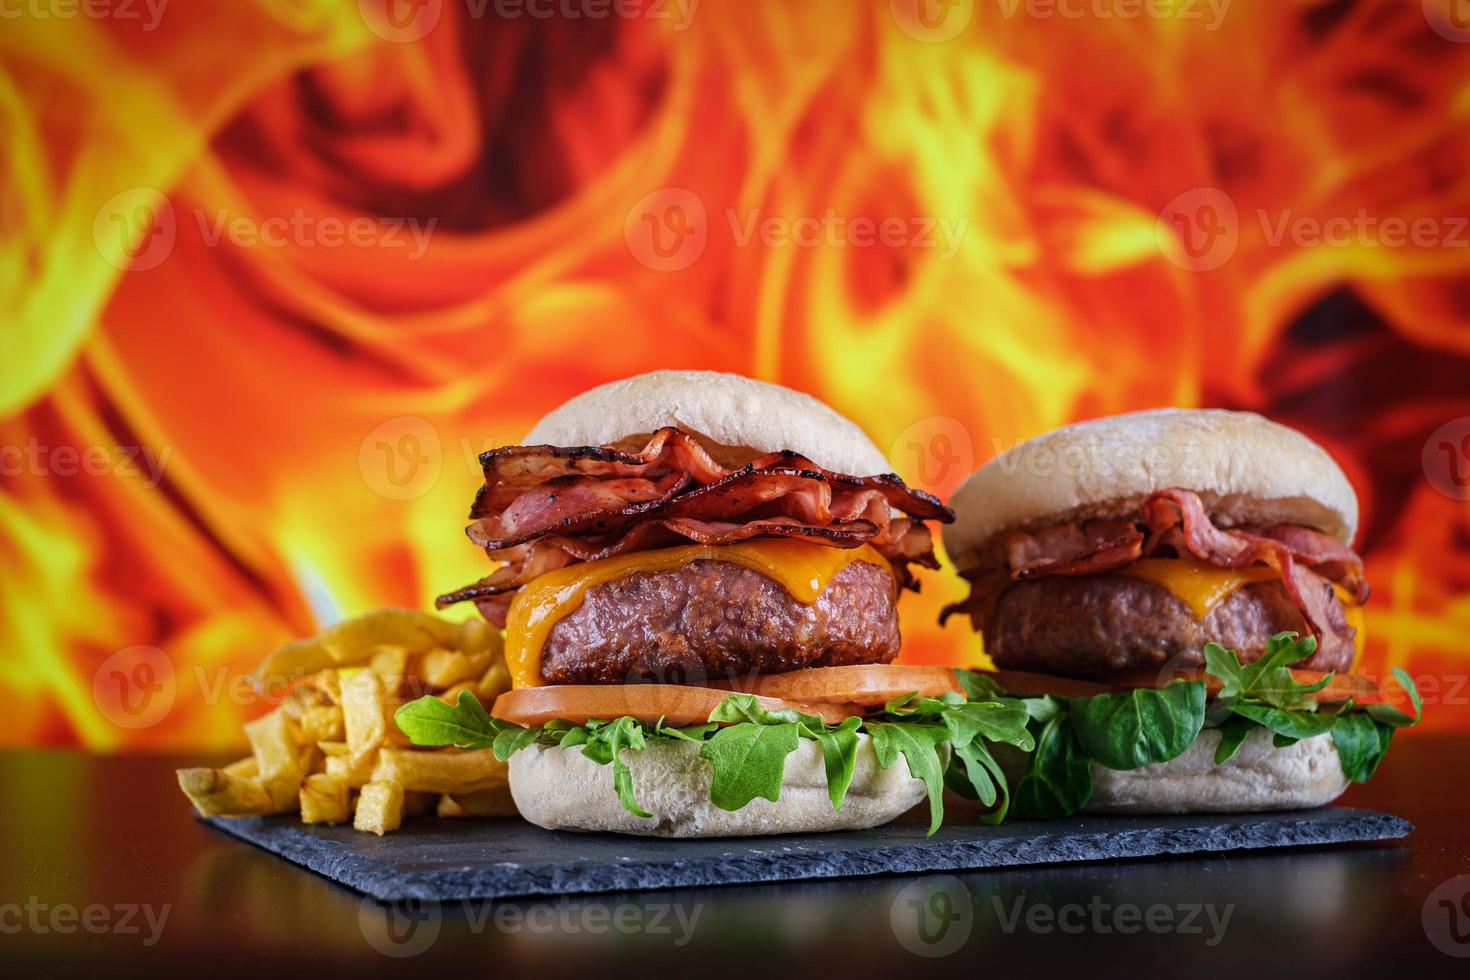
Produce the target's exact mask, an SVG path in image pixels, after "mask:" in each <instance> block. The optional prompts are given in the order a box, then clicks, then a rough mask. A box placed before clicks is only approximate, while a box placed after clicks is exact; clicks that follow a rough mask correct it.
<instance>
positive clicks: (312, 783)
mask: <svg viewBox="0 0 1470 980" xmlns="http://www.w3.org/2000/svg"><path fill="white" fill-rule="evenodd" d="M349 792H350V787H348V785H347V780H345V779H342V778H341V777H339V776H331V775H328V774H326V773H315V774H313V775H310V776H307V777H306V781H305V782H303V783H302V784H301V822H302V823H326V824H337V823H346V822H347V819H348V818H349V817H350V816H351V810H350V808H349V807H348V794H349Z"/></svg>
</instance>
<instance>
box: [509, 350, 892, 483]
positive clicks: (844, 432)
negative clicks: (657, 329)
mask: <svg viewBox="0 0 1470 980" xmlns="http://www.w3.org/2000/svg"><path fill="white" fill-rule="evenodd" d="M667 425H672V426H677V427H678V428H680V429H683V430H684V431H685V432H688V433H690V434H691V435H697V436H702V437H704V438H705V439H706V440H709V441H712V442H714V443H717V444H719V445H721V446H730V447H741V448H746V449H753V450H756V451H757V452H763V453H770V452H779V451H781V450H790V451H792V452H796V453H800V454H801V455H803V456H805V457H806V458H807V459H810V460H811V461H812V462H813V463H816V464H817V465H818V466H820V467H822V468H823V469H827V470H832V471H834V472H837V473H845V474H847V475H849V476H876V475H878V474H881V473H887V472H889V471H890V470H891V469H892V467H891V466H889V465H888V460H887V458H886V457H885V456H884V455H883V453H882V452H881V451H880V450H879V449H878V447H877V446H875V445H873V442H872V440H871V439H869V438H868V437H867V436H866V435H864V434H863V430H862V429H860V428H858V427H857V425H856V424H855V423H854V422H852V421H851V420H850V419H847V418H844V417H843V416H841V415H839V414H837V412H835V411H833V410H832V409H831V408H829V407H828V406H827V405H825V404H823V403H822V402H819V401H817V399H815V398H813V397H812V396H811V395H807V394H804V393H802V392H799V391H793V390H791V389H790V388H783V387H781V386H780V385H774V384H770V383H769V382H765V381H756V380H754V379H753V378H746V377H742V376H741V375H738V374H722V373H720V372H717V371H653V372H650V373H648V374H640V375H638V376H636V377H632V378H626V379H624V380H622V381H613V382H610V383H608V384H605V385H600V386H598V387H596V388H593V389H592V390H590V391H585V392H583V393H582V394H580V395H578V396H577V397H575V398H573V399H571V400H570V401H568V402H566V403H565V404H564V405H562V406H561V407H560V408H557V409H553V410H552V412H551V413H550V414H549V415H547V416H546V417H545V418H543V419H542V420H541V421H540V422H537V423H536V425H535V427H534V428H532V429H531V431H530V432H529V433H527V434H526V438H525V443H526V445H550V446H603V445H608V444H610V443H615V442H618V441H619V440H622V439H626V438H627V437H629V436H637V435H646V434H649V433H652V432H654V431H656V430H658V429H661V428H663V427H664V426H667Z"/></svg>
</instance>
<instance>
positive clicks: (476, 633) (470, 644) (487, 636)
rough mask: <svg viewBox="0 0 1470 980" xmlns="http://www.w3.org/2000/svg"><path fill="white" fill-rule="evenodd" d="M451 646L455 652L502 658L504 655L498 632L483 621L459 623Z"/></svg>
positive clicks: (501, 639) (502, 641) (503, 644)
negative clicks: (484, 654)
mask: <svg viewBox="0 0 1470 980" xmlns="http://www.w3.org/2000/svg"><path fill="white" fill-rule="evenodd" d="M452 645H453V647H454V648H455V649H456V650H462V651H464V652H465V653H482V652H483V653H488V654H490V655H491V656H493V657H502V656H504V654H505V642H504V639H503V638H502V637H501V634H500V630H498V629H496V628H495V627H493V626H491V625H490V624H489V623H487V622H485V621H484V620H483V619H467V620H465V621H464V622H462V623H460V624H459V628H458V632H457V634H456V636H455V638H454V643H453V644H452Z"/></svg>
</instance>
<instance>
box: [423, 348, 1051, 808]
mask: <svg viewBox="0 0 1470 980" xmlns="http://www.w3.org/2000/svg"><path fill="white" fill-rule="evenodd" d="M480 461H481V463H482V465H483V469H484V476H485V480H484V485H483V486H481V487H480V488H479V491H478V494H477V496H476V498H475V501H474V505H473V508H472V509H471V511H470V519H471V521H472V523H471V524H470V525H469V527H468V535H469V537H470V539H471V540H472V541H473V542H474V543H475V544H476V545H478V546H479V547H480V548H482V549H484V551H485V553H486V554H487V555H488V556H489V557H490V558H491V559H492V560H494V561H495V562H496V563H497V565H498V567H497V568H496V569H495V570H494V571H492V572H491V574H490V575H489V576H488V577H486V578H484V579H482V580H481V581H479V582H476V583H474V584H472V585H469V586H467V587H465V588H462V589H459V590H458V591H455V592H452V593H450V594H448V595H445V596H442V597H441V598H440V599H439V605H440V607H441V608H442V607H445V606H450V605H453V604H455V603H460V602H473V603H474V604H475V605H476V606H477V607H478V609H479V611H480V613H481V614H482V615H483V616H484V617H485V618H486V619H487V620H489V621H490V622H491V623H493V624H495V625H497V626H501V627H503V628H504V630H505V653H506V661H507V665H508V667H509V669H510V674H511V677H512V681H513V684H514V687H513V689H512V690H511V691H509V692H508V693H506V694H503V695H501V696H500V697H499V698H498V699H497V700H496V702H495V704H494V705H493V707H492V708H491V710H490V715H493V717H490V716H487V715H486V714H485V713H484V712H483V711H482V710H480V706H479V705H478V704H477V703H474V702H473V699H472V698H471V699H468V700H466V697H467V696H465V697H462V698H461V702H460V704H458V705H455V706H453V707H452V708H446V707H444V706H443V705H442V704H439V703H435V702H433V700H432V699H426V701H424V702H422V703H419V704H416V705H414V706H412V708H411V710H410V711H408V713H407V715H405V714H404V713H403V712H400V725H401V726H403V727H404V730H405V731H407V732H409V733H410V735H411V737H416V740H419V739H418V737H417V736H415V735H414V733H415V732H418V731H429V730H430V727H431V726H430V724H429V723H433V724H434V725H438V727H437V728H433V731H434V732H440V733H442V732H448V734H447V735H446V734H439V735H434V734H430V735H429V736H427V737H428V738H431V739H432V738H437V739H439V741H441V742H444V741H449V742H453V743H454V744H463V745H481V744H493V747H494V749H495V752H496V754H497V755H498V756H500V757H502V758H505V759H508V761H509V773H510V788H511V792H512V794H513V796H514V799H515V803H516V806H517V808H518V809H519V810H520V812H521V814H522V815H523V816H524V817H526V818H527V819H528V820H530V821H532V822H533V823H536V824H538V825H540V826H542V827H547V828H562V829H572V830H595V831H617V832H625V833H640V834H656V835H664V836H718V835H741V834H757V833H785V832H794V831H812V830H833V829H841V828H851V827H868V826H873V825H876V824H880V823H884V822H886V821H888V820H891V819H892V818H894V817H895V816H897V815H898V814H900V813H902V812H903V811H905V810H907V809H909V808H910V807H912V806H914V805H915V804H916V803H918V802H921V801H922V800H924V799H925V798H926V797H927V798H928V799H929V801H930V803H931V811H932V813H933V822H932V824H931V828H932V826H937V822H938V819H939V813H940V794H941V792H942V781H943V780H946V779H948V781H950V782H951V784H953V785H959V786H962V787H963V788H964V791H966V792H968V793H969V795H972V796H976V797H978V798H980V799H983V800H987V801H990V802H992V803H993V802H994V800H995V798H996V795H997V792H998V791H999V790H998V788H997V785H996V780H998V779H1002V778H1003V777H1001V776H1000V774H999V771H998V769H997V768H996V767H995V765H994V762H993V759H992V758H991V756H990V755H989V752H988V748H987V745H988V744H993V743H997V742H1009V743H1010V744H1012V745H1014V746H1018V747H1020V748H1021V749H1025V748H1028V747H1029V746H1030V742H1031V740H1030V735H1029V733H1028V732H1027V731H1026V729H1025V713H1024V709H1022V708H1021V707H1020V706H1019V705H1018V704H1017V703H1015V702H1011V703H1003V702H1002V701H1001V700H999V699H995V698H990V697H988V696H986V695H985V694H984V693H983V692H982V693H981V694H980V695H978V696H977V697H976V698H975V699H974V700H970V699H968V698H967V697H966V696H965V694H964V693H962V688H961V684H960V682H959V681H958V680H957V678H956V675H955V674H954V672H952V671H950V670H948V669H946V668H940V667H900V666H896V665H892V664H891V661H892V660H893V659H894V657H895V656H896V655H897V654H898V652H899V638H900V634H899V622H898V601H899V596H900V594H901V593H902V592H903V591H904V590H905V589H916V588H917V587H918V583H917V580H916V577H915V568H916V567H918V568H931V569H933V568H937V567H938V564H937V562H936V560H935V557H934V553H933V549H932V540H931V533H930V529H929V527H928V526H927V525H926V523H925V522H928V521H938V522H946V521H949V520H951V519H952V517H953V515H952V514H951V512H950V511H949V510H948V509H947V508H946V507H945V506H943V505H942V504H941V503H940V502H939V501H938V500H936V499H935V498H933V497H932V496H930V495H928V494H926V493H923V492H921V491H918V490H914V489H911V488H909V487H907V486H905V485H904V483H903V481H902V480H900V479H899V478H898V477H897V476H895V475H893V474H892V473H890V472H888V470H889V467H888V463H887V460H886V459H885V457H884V455H883V454H882V453H881V452H880V451H879V450H878V449H877V447H875V446H874V445H873V443H872V442H871V441H870V440H869V439H868V437H867V436H865V435H864V434H863V432H862V431H861V430H860V429H859V428H858V427H857V426H856V425H855V424H853V423H852V422H851V421H849V420H848V419H846V418H844V417H842V416H841V415H839V414H837V413H836V412H835V411H833V410H832V409H831V408H829V407H828V406H826V405H824V404H822V403H821V402H819V401H817V400H816V399H814V398H811V397H810V396H808V395H804V394H801V393H798V392H795V391H791V390H789V389H786V388H782V387H778V386H776V385H772V384H766V383H763V382H759V381H753V380H750V379H748V378H743V377H738V376H735V375H729V374H716V373H708V372H690V371H660V372H655V373H652V374H647V375H643V376H640V377H635V378H630V379H627V380H624V381H619V382H616V383H612V384H607V385H604V386H602V387H599V388H596V389H593V390H592V391H589V392H586V393H585V394H583V395H580V396H578V397H576V398H574V399H572V400H571V401H569V402H567V403H566V404H564V405H562V406H561V407H560V408H557V409H556V410H554V411H553V412H551V414H549V415H547V416H546V417H545V418H543V419H542V420H541V421H540V422H539V423H537V424H536V426H535V427H534V428H533V429H532V430H531V431H530V433H529V434H528V435H527V436H526V438H525V440H524V445H518V446H507V447H504V448H501V449H495V450H492V451H490V452H487V453H484V454H483V455H482V456H481V457H480ZM451 711H453V712H457V715H455V716H451V715H450V714H448V713H449V712H451ZM416 719H417V720H419V721H422V722H423V724H421V725H419V726H418V727H415V726H414V725H413V724H412V722H414V721H415V720H416ZM982 731H983V732H984V733H985V734H984V737H982ZM987 739H988V740H989V742H987ZM956 767H958V769H957V770H956ZM947 770H949V771H947ZM971 770H973V771H971ZM1000 788H1001V789H1003V783H1002V784H1001V787H1000Z"/></svg>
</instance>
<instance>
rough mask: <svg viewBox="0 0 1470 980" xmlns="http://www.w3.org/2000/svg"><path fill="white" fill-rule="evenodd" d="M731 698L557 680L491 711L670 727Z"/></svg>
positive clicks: (815, 708) (831, 707)
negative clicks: (633, 721)
mask: <svg viewBox="0 0 1470 980" xmlns="http://www.w3.org/2000/svg"><path fill="white" fill-rule="evenodd" d="M729 696H730V692H729V691H724V690H719V689H717V688H711V687H689V686H686V685H683V684H556V685H552V686H549V687H522V688H518V689H516V690H514V691H507V692H505V693H504V694H502V695H501V696H500V697H499V698H497V699H496V701H495V707H494V708H493V709H492V711H491V714H493V715H494V716H495V717H496V718H500V719H502V720H504V721H510V722H515V723H516V724H518V725H526V726H528V727H532V728H534V727H536V726H538V725H544V724H546V723H547V722H548V721H567V722H571V723H572V724H575V725H581V724H584V723H586V722H587V721H588V720H589V719H592V718H602V719H611V718H621V717H623V716H624V715H626V716H628V717H631V718H637V719H638V720H639V721H643V722H649V723H650V724H651V723H653V722H656V721H658V720H659V719H660V718H662V719H664V721H665V723H666V724H668V725H670V726H680V725H699V724H703V723H704V722H706V721H709V716H710V712H711V711H714V710H715V705H717V704H719V703H720V702H721V701H723V700H725V698H727V697H729ZM759 700H760V704H761V706H762V707H763V708H765V709H767V710H768V711H775V710H777V709H780V708H795V709H796V710H797V711H800V712H802V713H803V714H808V715H816V716H817V717H819V718H821V719H822V720H823V721H825V722H826V723H827V724H829V725H836V724H840V723H841V722H842V720H843V719H844V718H848V717H850V716H852V715H860V714H862V713H863V708H862V705H859V704H834V703H822V704H808V703H805V702H800V701H787V700H783V699H780V698H772V697H761V698H759Z"/></svg>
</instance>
